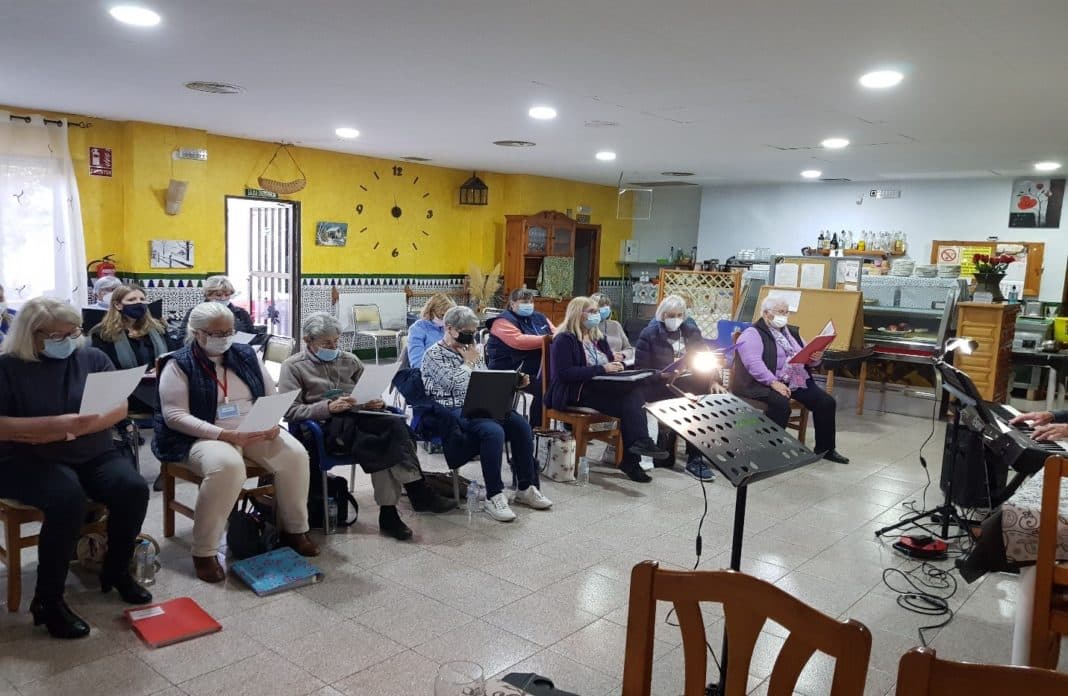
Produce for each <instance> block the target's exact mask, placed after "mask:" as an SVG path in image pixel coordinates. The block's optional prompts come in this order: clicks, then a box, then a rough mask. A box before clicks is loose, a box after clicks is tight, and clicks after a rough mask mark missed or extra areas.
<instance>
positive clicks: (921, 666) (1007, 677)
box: [895, 648, 1068, 696]
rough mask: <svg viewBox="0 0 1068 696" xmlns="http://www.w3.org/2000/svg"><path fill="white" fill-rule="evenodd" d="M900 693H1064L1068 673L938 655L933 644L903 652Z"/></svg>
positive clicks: (980, 695)
mask: <svg viewBox="0 0 1068 696" xmlns="http://www.w3.org/2000/svg"><path fill="white" fill-rule="evenodd" d="M895 693H896V694H897V696H935V695H936V694H937V695H938V696H942V695H943V694H968V695H969V696H1002V695H1003V694H1027V696H1064V694H1068V674H1061V673H1060V672H1054V671H1052V670H1048V669H1036V668H1034V667H1016V666H1010V665H982V664H972V663H968V662H955V661H952V660H940V659H938V657H937V655H936V654H935V651H934V650H932V649H931V648H913V649H912V650H909V651H908V652H907V653H905V654H904V655H902V656H901V662H899V663H898V671H897V691H896V692H895Z"/></svg>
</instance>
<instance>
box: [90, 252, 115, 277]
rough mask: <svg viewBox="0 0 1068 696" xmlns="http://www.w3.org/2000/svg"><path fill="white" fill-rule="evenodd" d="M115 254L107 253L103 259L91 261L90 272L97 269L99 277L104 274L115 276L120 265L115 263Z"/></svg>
mask: <svg viewBox="0 0 1068 696" xmlns="http://www.w3.org/2000/svg"><path fill="white" fill-rule="evenodd" d="M114 257H115V255H114V254H105V255H104V258H102V259H95V260H93V261H90V262H89V273H90V274H91V273H93V271H96V277H97V278H103V277H104V276H113V275H115V271H116V270H117V269H118V266H116V265H115V258H114Z"/></svg>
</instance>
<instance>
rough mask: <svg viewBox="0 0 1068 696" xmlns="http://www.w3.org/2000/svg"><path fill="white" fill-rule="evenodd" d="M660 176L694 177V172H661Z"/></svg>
mask: <svg viewBox="0 0 1068 696" xmlns="http://www.w3.org/2000/svg"><path fill="white" fill-rule="evenodd" d="M660 176H693V172H660Z"/></svg>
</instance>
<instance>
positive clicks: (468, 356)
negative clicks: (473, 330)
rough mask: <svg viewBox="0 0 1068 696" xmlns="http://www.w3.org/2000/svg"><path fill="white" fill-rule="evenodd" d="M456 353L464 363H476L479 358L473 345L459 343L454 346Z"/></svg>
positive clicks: (475, 346) (476, 346)
mask: <svg viewBox="0 0 1068 696" xmlns="http://www.w3.org/2000/svg"><path fill="white" fill-rule="evenodd" d="M456 352H457V353H459V354H460V357H461V358H463V359H464V362H466V363H477V362H478V359H479V357H481V356H480V355H479V354H478V345H476V344H474V343H470V344H467V345H464V344H463V343H461V344H460V345H458V346H456Z"/></svg>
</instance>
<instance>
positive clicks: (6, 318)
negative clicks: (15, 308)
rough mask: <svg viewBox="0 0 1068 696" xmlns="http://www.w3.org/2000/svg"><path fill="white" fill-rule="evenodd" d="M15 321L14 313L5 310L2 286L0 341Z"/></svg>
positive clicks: (0, 291) (0, 287)
mask: <svg viewBox="0 0 1068 696" xmlns="http://www.w3.org/2000/svg"><path fill="white" fill-rule="evenodd" d="M14 321H15V313H14V312H12V311H11V310H9V309H8V308H7V302H5V301H4V286H3V285H0V340H3V338H4V336H6V335H7V332H8V331H10V330H11V324H12V323H14Z"/></svg>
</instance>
